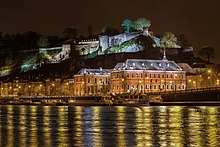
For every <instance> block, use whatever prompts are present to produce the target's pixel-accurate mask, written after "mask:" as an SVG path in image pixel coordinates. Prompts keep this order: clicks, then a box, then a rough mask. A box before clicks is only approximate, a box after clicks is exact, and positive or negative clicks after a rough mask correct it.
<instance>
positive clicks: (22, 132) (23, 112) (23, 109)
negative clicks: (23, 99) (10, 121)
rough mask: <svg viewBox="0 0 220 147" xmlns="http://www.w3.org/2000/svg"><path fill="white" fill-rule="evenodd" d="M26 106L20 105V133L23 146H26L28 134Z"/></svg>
mask: <svg viewBox="0 0 220 147" xmlns="http://www.w3.org/2000/svg"><path fill="white" fill-rule="evenodd" d="M26 112H27V109H26V107H20V114H19V115H20V126H19V127H20V135H21V146H25V145H26V144H27V143H26V139H24V138H26V136H27V133H26V132H27V127H26V123H27V122H26Z"/></svg>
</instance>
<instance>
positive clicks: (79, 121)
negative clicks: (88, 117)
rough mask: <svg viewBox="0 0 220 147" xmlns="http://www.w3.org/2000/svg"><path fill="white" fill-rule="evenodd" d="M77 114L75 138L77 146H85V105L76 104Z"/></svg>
mask: <svg viewBox="0 0 220 147" xmlns="http://www.w3.org/2000/svg"><path fill="white" fill-rule="evenodd" d="M75 109H76V114H75V118H74V120H75V121H74V122H73V123H74V124H75V125H74V126H75V128H74V130H75V134H74V135H75V136H74V140H75V141H76V144H75V145H76V146H84V144H83V140H82V135H83V131H82V110H83V107H82V106H76V107H75Z"/></svg>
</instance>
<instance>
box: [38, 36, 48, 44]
mask: <svg viewBox="0 0 220 147" xmlns="http://www.w3.org/2000/svg"><path fill="white" fill-rule="evenodd" d="M37 45H38V47H48V46H49V42H48V39H47V37H46V36H41V37H40V39H39V40H38V41H37Z"/></svg>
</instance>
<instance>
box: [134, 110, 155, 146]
mask: <svg viewBox="0 0 220 147" xmlns="http://www.w3.org/2000/svg"><path fill="white" fill-rule="evenodd" d="M135 122H136V130H135V136H136V144H137V146H153V142H152V140H153V138H152V107H139V108H137V109H136V111H135Z"/></svg>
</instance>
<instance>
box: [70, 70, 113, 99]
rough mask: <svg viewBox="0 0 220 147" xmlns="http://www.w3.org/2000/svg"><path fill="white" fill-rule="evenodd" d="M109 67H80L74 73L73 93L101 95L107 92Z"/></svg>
mask: <svg viewBox="0 0 220 147" xmlns="http://www.w3.org/2000/svg"><path fill="white" fill-rule="evenodd" d="M109 75H110V70H109V69H102V68H100V69H86V68H83V69H81V70H80V71H79V72H78V73H77V74H76V75H74V95H76V96H88V95H101V94H106V93H108V92H109V89H108V88H109V82H108V78H109Z"/></svg>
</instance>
